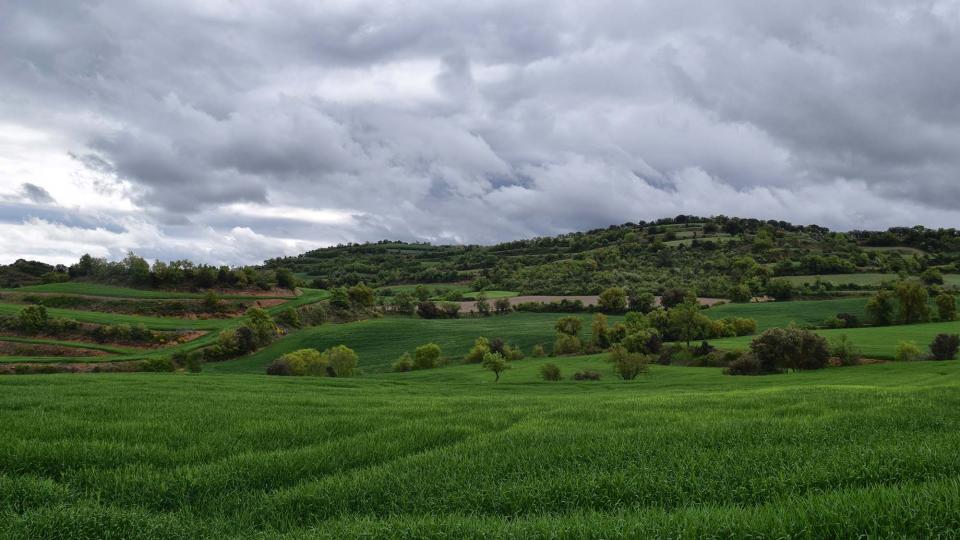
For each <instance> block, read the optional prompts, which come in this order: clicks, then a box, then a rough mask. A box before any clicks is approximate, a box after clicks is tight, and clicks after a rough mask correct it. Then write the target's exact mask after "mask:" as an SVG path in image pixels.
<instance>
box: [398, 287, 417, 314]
mask: <svg viewBox="0 0 960 540" xmlns="http://www.w3.org/2000/svg"><path fill="white" fill-rule="evenodd" d="M393 308H394V309H395V310H397V312H398V313H404V314H407V315H411V314H413V311H414V309H415V308H416V305H415V304H414V300H413V295H412V294H410V293H408V292H401V293H399V294H397V295H396V296H394V297H393Z"/></svg>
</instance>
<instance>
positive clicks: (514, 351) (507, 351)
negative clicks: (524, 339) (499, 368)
mask: <svg viewBox="0 0 960 540" xmlns="http://www.w3.org/2000/svg"><path fill="white" fill-rule="evenodd" d="M503 357H504V358H506V359H507V360H510V361H513V360H523V351H522V350H520V347H514V346H512V345H505V346H504V347H503Z"/></svg>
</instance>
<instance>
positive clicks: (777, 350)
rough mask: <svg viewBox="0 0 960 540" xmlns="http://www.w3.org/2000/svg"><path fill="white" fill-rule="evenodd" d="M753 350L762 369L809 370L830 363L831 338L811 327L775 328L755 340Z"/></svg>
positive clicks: (767, 370) (770, 370)
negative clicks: (829, 343) (829, 340)
mask: <svg viewBox="0 0 960 540" xmlns="http://www.w3.org/2000/svg"><path fill="white" fill-rule="evenodd" d="M750 350H751V351H752V352H753V355H754V356H756V358H757V360H758V361H759V362H760V366H761V371H762V372H768V373H773V372H776V371H778V370H781V369H792V370H795V371H797V370H808V369H820V368H823V367H826V365H827V361H828V360H829V358H830V349H829V346H828V344H827V340H826V339H824V337H823V336H820V335H817V334H815V333H813V332H811V331H810V330H804V329H801V328H797V327H796V326H789V327H787V328H771V329H769V330H767V331H766V332H764V333H763V334H761V335H760V336H759V337H757V338H756V339H754V340H753V343H751V344H750Z"/></svg>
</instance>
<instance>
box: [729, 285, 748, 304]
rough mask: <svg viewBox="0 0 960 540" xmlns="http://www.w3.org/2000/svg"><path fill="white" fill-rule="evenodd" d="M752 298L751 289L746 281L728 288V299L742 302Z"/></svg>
mask: <svg viewBox="0 0 960 540" xmlns="http://www.w3.org/2000/svg"><path fill="white" fill-rule="evenodd" d="M752 299H753V291H751V290H750V286H749V285H747V284H746V283H741V284H739V285H734V286H733V287H731V288H730V301H731V302H736V303H740V304H744V303H747V302H749V301H750V300H752Z"/></svg>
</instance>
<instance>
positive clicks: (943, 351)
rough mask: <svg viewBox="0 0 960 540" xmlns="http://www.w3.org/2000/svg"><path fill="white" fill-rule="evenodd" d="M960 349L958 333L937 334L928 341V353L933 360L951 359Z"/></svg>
mask: <svg viewBox="0 0 960 540" xmlns="http://www.w3.org/2000/svg"><path fill="white" fill-rule="evenodd" d="M958 349H960V335H957V334H937V336H936V337H934V338H933V342H932V343H930V355H931V356H932V357H933V359H934V360H953V359H954V358H956V357H957V350H958Z"/></svg>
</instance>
